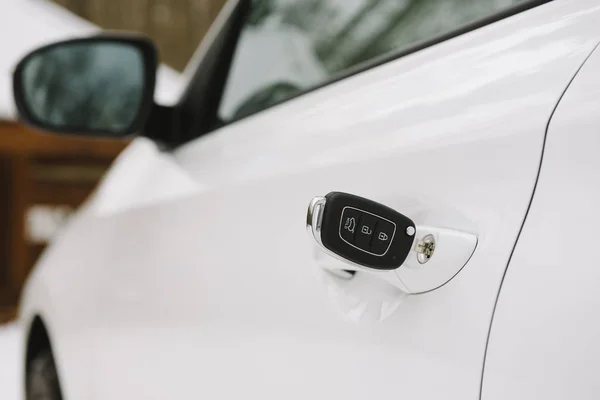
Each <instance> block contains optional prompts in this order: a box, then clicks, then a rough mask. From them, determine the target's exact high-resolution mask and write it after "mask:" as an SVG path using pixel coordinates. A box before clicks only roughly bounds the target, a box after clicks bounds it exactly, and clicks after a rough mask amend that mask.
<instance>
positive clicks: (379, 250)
mask: <svg viewBox="0 0 600 400" xmlns="http://www.w3.org/2000/svg"><path fill="white" fill-rule="evenodd" d="M395 230H396V227H395V226H394V224H392V223H391V222H389V221H386V220H384V219H381V218H379V219H377V224H376V225H375V231H374V232H375V233H374V234H373V239H372V240H371V253H373V254H377V255H383V254H385V253H386V252H387V250H388V248H389V247H390V244H391V243H392V240H393V238H394V234H395Z"/></svg>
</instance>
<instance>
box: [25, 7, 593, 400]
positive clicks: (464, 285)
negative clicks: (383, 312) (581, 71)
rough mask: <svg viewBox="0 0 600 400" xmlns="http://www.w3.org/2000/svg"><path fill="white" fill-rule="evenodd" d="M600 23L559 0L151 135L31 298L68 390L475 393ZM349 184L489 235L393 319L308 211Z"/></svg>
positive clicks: (55, 250)
mask: <svg viewBox="0 0 600 400" xmlns="http://www.w3.org/2000/svg"><path fill="white" fill-rule="evenodd" d="M599 20H600V9H599V7H598V6H596V4H595V1H591V0H586V1H556V2H553V3H550V4H547V5H544V6H540V7H537V8H535V9H532V10H530V11H527V12H524V13H522V14H519V15H516V16H514V17H511V18H509V19H506V20H503V21H500V22H497V23H495V24H492V25H490V26H487V27H484V28H481V29H478V30H476V31H473V32H470V33H467V34H465V35H462V36H460V37H457V38H455V39H452V40H449V41H447V42H443V43H440V44H438V45H435V46H432V47H430V48H427V49H425V50H423V51H420V52H417V53H415V54H412V55H409V56H406V57H404V58H401V59H398V60H395V61H392V62H389V63H387V64H384V65H381V66H379V67H377V68H374V69H371V70H368V71H365V72H363V73H361V74H358V75H355V76H352V77H349V78H347V79H345V80H342V81H339V82H336V83H334V84H332V85H329V86H325V87H323V88H321V89H319V90H317V91H314V92H311V93H307V94H305V95H303V96H301V97H298V98H296V99H294V100H291V101H288V102H286V103H284V104H281V105H279V106H276V107H273V108H271V109H269V110H266V111H264V112H262V113H259V114H256V115H254V116H252V117H249V118H246V119H243V120H241V121H239V122H237V123H234V124H232V125H229V126H226V127H224V128H222V129H220V130H218V131H216V132H214V133H211V134H210V135H206V136H203V137H201V138H199V139H196V140H194V141H192V142H190V143H188V144H186V145H185V146H182V147H180V148H179V149H177V151H175V152H174V153H165V152H160V151H158V150H157V149H156V148H155V147H153V146H154V144H153V143H151V142H149V141H147V140H146V139H138V140H136V141H135V142H134V143H133V144H132V145H131V147H129V148H128V149H127V150H126V151H125V152H124V153H123V154H122V155H121V156H120V158H119V159H118V160H117V162H116V164H115V166H114V167H113V168H112V169H111V171H110V172H109V173H108V175H107V176H106V177H105V179H104V181H103V183H102V184H101V187H100V188H99V189H98V191H97V192H96V193H95V195H94V196H93V197H92V198H91V199H90V201H89V202H88V203H87V204H86V205H85V206H84V207H83V208H82V209H81V210H80V211H79V213H78V215H77V217H76V218H75V219H74V220H73V221H71V223H70V224H69V225H68V226H67V228H66V229H65V230H64V231H63V232H62V234H61V235H60V237H59V238H58V239H57V240H56V242H55V243H54V244H53V245H52V246H51V248H50V249H49V250H48V251H47V252H46V254H45V255H44V256H43V258H42V259H41V261H40V262H39V264H38V266H37V267H36V271H35V272H34V274H33V275H32V277H31V278H30V279H29V282H28V288H27V290H26V292H25V296H24V298H23V303H24V307H23V310H24V311H23V318H24V319H25V320H27V319H28V318H30V317H31V315H34V314H37V313H39V314H41V315H42V316H43V317H44V318H46V320H47V321H48V324H50V325H51V326H52V332H53V334H52V337H53V345H55V346H56V354H57V358H58V360H57V361H58V364H59V366H60V373H61V379H62V383H63V389H64V390H65V392H66V393H65V394H66V397H67V398H68V399H71V398H72V399H86V398H90V399H98V400H100V399H115V400H116V399H131V398H143V399H164V398H188V397H190V396H193V397H209V398H211V399H220V398H223V399H231V398H234V397H240V396H249V397H257V396H259V395H260V396H261V397H263V398H286V399H296V398H297V399H305V398H307V397H313V398H343V399H345V400H349V399H363V398H366V397H367V396H368V397H376V398H380V399H388V398H389V399H392V398H393V399H395V398H398V397H400V396H407V397H412V398H423V399H433V398H455V399H465V398H476V397H477V396H478V395H479V390H480V381H481V370H482V366H483V359H484V352H485V346H486V340H487V335H488V329H489V326H490V320H491V317H492V312H493V308H494V304H495V301H496V296H497V293H498V289H499V286H500V282H501V279H502V276H503V274H504V271H505V268H506V266H507V263H508V260H509V256H510V253H511V251H512V249H513V247H514V245H515V241H516V239H517V235H518V232H519V229H520V227H521V225H522V223H523V219H524V218H525V215H526V211H527V207H528V204H529V201H530V198H531V195H532V192H533V188H534V184H535V179H536V176H537V173H538V168H539V165H540V157H541V153H542V148H543V143H544V136H545V131H546V124H547V122H548V120H549V118H550V115H551V113H552V111H553V109H554V107H555V106H556V104H557V102H558V100H559V98H560V96H561V95H562V93H563V91H564V90H565V88H566V87H567V85H568V83H569V81H570V80H571V78H572V77H573V75H574V74H575V73H576V71H577V70H578V68H579V67H580V66H581V64H582V63H583V62H584V60H585V59H586V57H587V56H588V55H589V54H590V52H591V51H592V50H593V48H594V46H595V45H596V43H597V42H598V40H599V38H600V24H599V23H598V21H599ZM115 188H120V189H115ZM332 190H340V191H346V192H350V193H354V194H357V195H361V196H364V197H368V198H371V199H373V200H376V201H380V202H382V203H384V204H386V205H388V206H390V207H392V208H395V209H396V210H398V211H400V212H402V213H405V214H407V215H408V216H410V217H411V218H413V220H414V221H415V222H416V223H418V224H419V223H421V224H425V223H426V224H433V225H436V226H446V227H450V228H455V229H462V230H465V231H469V232H473V233H475V234H477V236H478V239H479V243H478V247H477V250H476V251H475V253H474V255H473V257H472V258H471V260H470V261H469V263H468V264H467V265H466V267H465V268H464V270H463V271H462V272H461V273H460V274H458V276H457V277H455V278H454V279H453V280H452V281H451V282H450V283H448V284H447V285H445V286H443V287H442V288H440V289H438V290H436V291H434V292H431V293H427V294H424V295H419V296H410V297H408V298H406V299H404V303H403V304H401V306H400V308H399V309H398V310H397V311H396V312H395V313H394V314H393V315H391V316H389V317H388V318H387V319H385V321H379V320H376V321H366V320H363V319H361V318H358V322H356V319H355V322H349V321H347V318H344V317H348V316H349V315H348V314H347V313H346V314H344V312H343V310H339V309H336V308H335V307H333V308H332V307H331V298H330V297H331V296H330V294H329V293H328V288H327V287H324V286H323V284H322V283H321V282H320V280H319V279H320V277H321V275H320V273H321V272H320V270H319V266H318V262H317V261H318V257H320V254H319V253H315V249H314V247H313V245H312V243H311V242H310V240H309V239H308V237H307V235H306V233H305V231H304V226H303V225H304V221H305V213H306V207H307V205H308V202H309V201H310V199H311V198H312V196H317V195H324V194H326V193H327V192H329V191H332ZM165 193H167V195H165ZM316 255H317V258H316ZM321 261H323V260H321ZM324 262H329V261H328V260H325V261H324ZM39 287H44V289H45V290H39V291H38V288H39ZM373 290H376V286H369V285H366V289H363V290H362V291H361V292H357V293H354V294H353V296H356V297H357V298H358V299H359V300H361V299H369V298H370V297H369V296H371V295H372V294H373ZM340 311H342V312H340ZM340 314H341V315H340ZM379 319H383V318H379ZM84 386H85V387H84Z"/></svg>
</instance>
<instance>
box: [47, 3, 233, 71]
mask: <svg viewBox="0 0 600 400" xmlns="http://www.w3.org/2000/svg"><path fill="white" fill-rule="evenodd" d="M52 1H53V2H54V3H56V4H59V5H61V6H63V7H65V8H66V9H68V10H70V11H71V12H73V13H75V14H77V15H78V16H80V17H82V18H85V19H86V20H88V21H91V22H92V23H94V24H95V25H98V26H101V27H102V28H104V29H114V30H130V31H136V32H143V33H144V34H146V35H148V36H149V37H151V38H152V39H153V40H154V41H155V42H156V44H157V46H158V49H159V51H160V58H161V60H162V61H163V62H165V63H166V64H167V65H170V66H172V67H173V68H175V69H176V70H182V69H183V68H184V67H185V65H186V64H187V62H188V60H189V59H190V56H191V55H192V53H193V52H194V51H195V50H196V48H197V47H198V44H199V43H200V40H201V39H202V37H203V36H204V34H205V33H206V31H207V30H208V28H209V27H210V25H211V24H212V22H213V20H214V19H215V17H216V16H217V14H218V13H219V11H220V10H221V8H222V7H223V4H225V0H52Z"/></svg>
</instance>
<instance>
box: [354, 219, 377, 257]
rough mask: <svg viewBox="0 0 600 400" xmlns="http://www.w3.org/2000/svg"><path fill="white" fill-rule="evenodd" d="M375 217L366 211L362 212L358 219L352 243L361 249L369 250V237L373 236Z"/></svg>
mask: <svg viewBox="0 0 600 400" xmlns="http://www.w3.org/2000/svg"><path fill="white" fill-rule="evenodd" d="M376 223H377V218H376V217H375V216H373V215H371V214H368V213H364V212H363V213H362V216H361V218H360V221H359V223H358V226H357V230H356V236H355V239H354V245H355V246H356V247H358V248H359V249H361V250H364V251H370V250H371V239H372V238H373V231H374V229H375V224H376Z"/></svg>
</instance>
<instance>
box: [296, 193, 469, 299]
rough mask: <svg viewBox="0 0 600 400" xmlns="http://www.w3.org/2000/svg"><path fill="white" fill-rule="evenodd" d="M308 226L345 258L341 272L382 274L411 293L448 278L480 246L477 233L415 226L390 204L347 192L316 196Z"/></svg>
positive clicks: (318, 240) (332, 253)
mask: <svg viewBox="0 0 600 400" xmlns="http://www.w3.org/2000/svg"><path fill="white" fill-rule="evenodd" d="M306 225H307V229H308V231H309V234H310V236H311V237H312V238H313V239H314V241H315V242H316V243H317V245H318V246H319V248H321V249H322V250H323V251H324V252H325V253H327V254H329V255H330V256H332V257H334V258H337V259H338V260H341V261H343V263H342V264H341V265H343V268H340V267H339V265H340V264H336V266H335V267H333V268H331V269H333V270H335V271H336V272H337V274H338V275H342V276H346V277H348V278H350V277H351V275H350V274H347V273H344V272H342V271H343V270H346V271H348V270H350V271H365V272H369V273H374V274H378V275H380V276H382V277H383V278H384V279H386V280H388V281H390V282H392V283H393V284H395V285H396V286H398V287H400V288H401V289H402V290H404V291H406V292H408V293H422V292H427V291H430V290H433V289H436V288H437V287H439V286H441V285H443V284H445V283H446V282H448V281H449V280H450V279H452V277H454V276H455V275H456V274H457V273H458V272H459V271H460V270H461V269H462V267H463V266H464V265H465V264H466V263H467V261H468V260H469V258H470V257H471V255H472V254H473V252H474V250H475V247H476V245H477V237H476V235H474V234H472V233H467V232H462V231H458V230H453V229H447V228H438V227H434V226H425V225H415V223H414V222H413V221H412V220H411V219H410V218H408V217H406V216H405V215H402V214H400V213H398V212H397V211H395V210H393V209H391V208H389V207H386V206H384V205H382V204H380V203H377V202H374V201H371V200H368V199H365V198H362V197H359V196H355V195H351V194H348V193H341V192H331V193H329V194H327V195H326V196H324V197H315V198H314V199H313V200H312V201H311V202H310V205H309V207H308V212H307V217H306ZM325 268H328V267H327V266H326V267H325ZM328 269H329V268H328Z"/></svg>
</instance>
